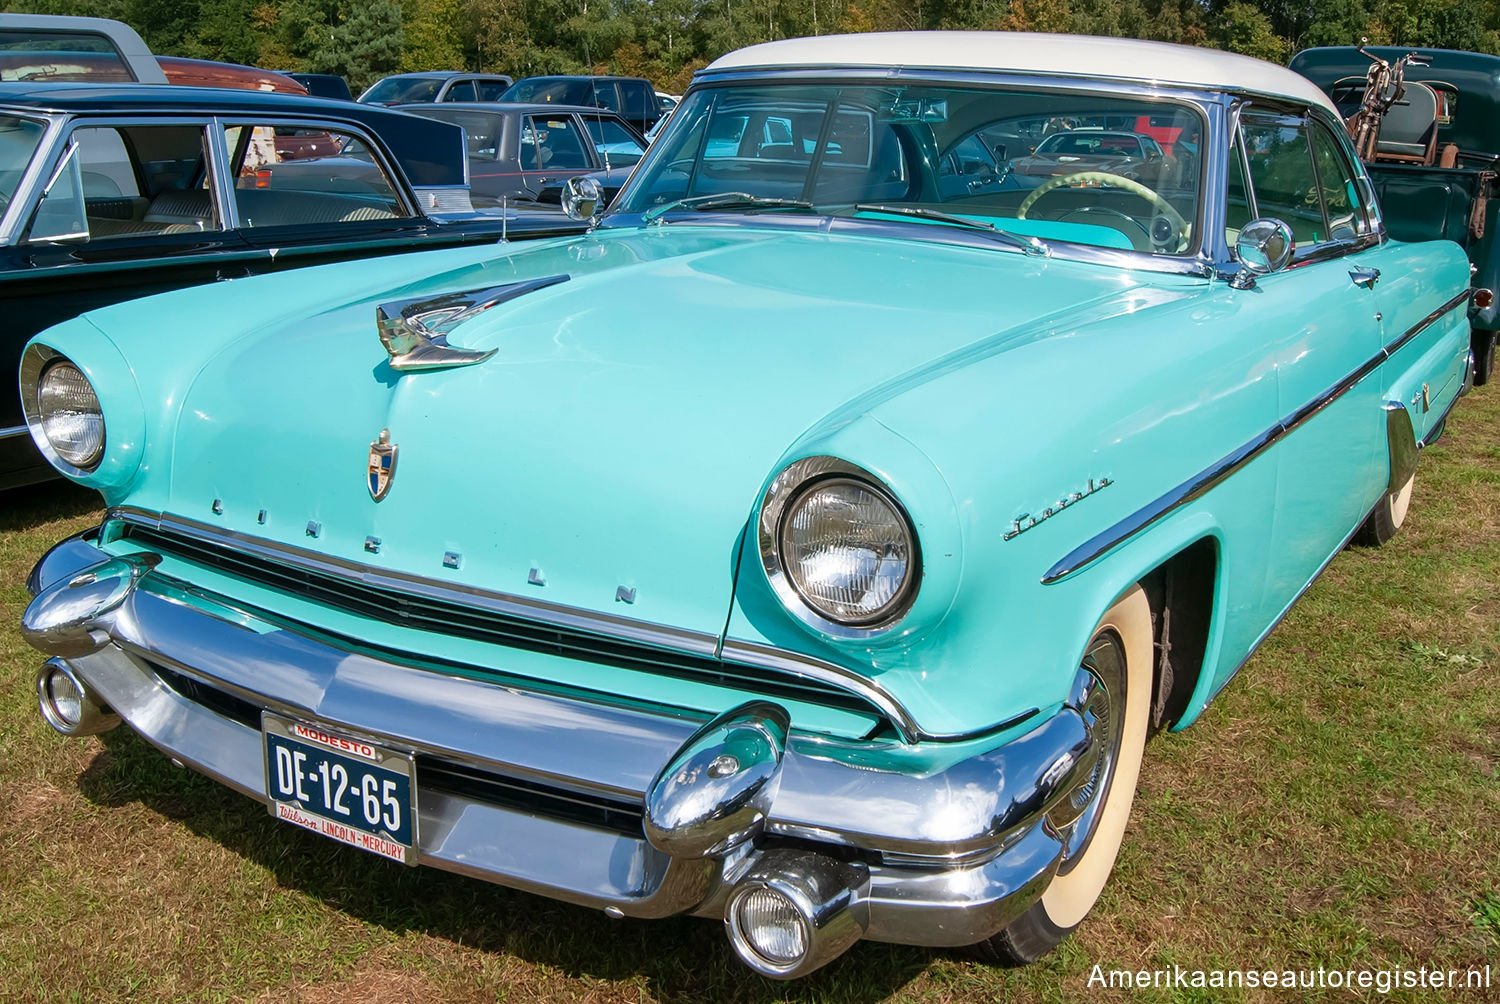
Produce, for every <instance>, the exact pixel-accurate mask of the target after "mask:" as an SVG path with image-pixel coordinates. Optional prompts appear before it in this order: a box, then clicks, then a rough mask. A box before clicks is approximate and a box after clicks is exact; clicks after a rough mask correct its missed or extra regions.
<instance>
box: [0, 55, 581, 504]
mask: <svg viewBox="0 0 1500 1004" xmlns="http://www.w3.org/2000/svg"><path fill="white" fill-rule="evenodd" d="M314 159H316V160H318V161H319V162H320V163H323V164H329V165H332V166H333V167H332V169H330V170H306V171H298V172H289V173H295V175H296V181H295V183H294V184H292V183H289V182H288V180H287V179H286V178H278V179H277V183H276V184H275V185H272V184H271V178H272V176H273V174H274V173H275V170H276V168H277V166H278V165H280V164H283V163H287V162H304V163H306V162H309V161H311V160H314ZM340 159H348V160H351V161H358V162H359V164H360V165H362V166H361V170H360V171H359V172H358V174H359V184H358V185H350V184H349V183H348V178H347V176H346V175H345V174H344V173H342V172H340V171H338V170H337V169H336V168H337V165H338V161H339V160H340ZM465 168H466V155H465V146H464V137H463V132H462V131H461V130H460V129H458V128H456V127H454V126H453V125H451V124H449V123H445V122H437V121H434V120H432V119H428V118H421V117H418V116H416V115H411V114H407V113H405V112H400V111H394V110H391V109H386V108H380V107H374V106H370V105H359V104H355V103H353V102H341V101H327V100H320V99H315V98H307V97H298V96H291V95H285V94H270V93H259V92H254V91H243V90H234V91H232V90H223V89H218V88H203V87H171V86H161V85H156V86H147V85H135V84H129V85H127V84H119V85H94V84H50V85H29V84H3V85H0V297H3V300H4V303H5V305H6V310H5V314H6V321H7V324H6V326H5V331H4V334H3V335H0V372H3V373H5V374H8V375H9V376H7V377H6V378H5V379H6V380H11V379H14V376H13V374H14V373H15V372H16V365H17V360H18V359H19V356H20V351H21V347H22V346H23V345H24V344H25V343H26V340H27V339H28V338H29V337H31V336H32V335H34V334H36V333H37V332H38V331H40V330H42V329H43V328H45V327H47V326H48V325H51V324H54V323H56V322H58V321H61V320H64V319H66V318H68V317H72V316H74V315H76V314H79V313H81V312H83V311H86V310H91V309H93V308H95V307H100V306H103V305H106V304H110V303H115V302H118V301H120V300H126V299H131V298H134V297H137V296H144V295H147V294H150V293H158V292H162V291H164V290H168V289H176V288H179V287H182V286H188V285H193V284H196V283H202V282H209V281H212V280H214V279H233V278H237V277H240V276H245V275H252V274H255V273H260V272H268V271H276V270H280V269H286V268H293V267H296V266H301V265H314V264H321V263H324V262H331V261H339V260H343V259H347V258H357V257H366V256H371V255H383V254H391V253H395V252H399V251H408V250H416V249H430V248H439V247H448V246H454V245H459V244H466V243H473V242H493V241H496V240H498V239H500V238H501V236H502V233H504V234H506V235H507V236H515V237H521V236H541V235H549V234H559V233H568V232H574V231H577V230H579V229H581V224H577V223H574V222H572V221H571V220H569V219H567V217H565V216H563V215H562V214H561V213H555V212H554V213H548V214H540V213H532V214H508V215H509V216H510V218H509V219H502V218H501V217H500V216H498V215H496V214H493V213H491V214H484V215H480V214H478V213H475V212H474V209H473V206H472V205H471V203H470V198H469V188H468V179H467V175H466V170H465ZM165 335H166V332H165V331H164V336H165ZM11 386H12V387H14V385H13V384H12V385H11ZM50 476H51V468H50V467H48V466H47V465H46V464H45V463H44V462H43V461H42V458H41V456H40V455H39V454H38V453H37V452H36V449H35V447H34V446H32V443H31V439H30V437H29V436H28V435H27V432H26V429H25V427H24V424H23V423H22V421H21V413H20V407H19V404H18V402H17V395H16V393H15V392H14V391H13V390H12V391H6V390H4V388H3V386H0V488H6V487H11V486H14V485H19V484H25V483H27V482H28V481H32V480H38V479H41V478H45V477H50Z"/></svg>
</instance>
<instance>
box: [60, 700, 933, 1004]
mask: <svg viewBox="0 0 1500 1004" xmlns="http://www.w3.org/2000/svg"><path fill="white" fill-rule="evenodd" d="M99 738H100V739H101V740H102V741H103V743H104V746H105V749H104V751H103V752H101V753H100V754H99V755H98V756H96V757H95V758H94V760H93V762H92V763H91V764H90V766H89V767H88V768H87V769H85V770H84V771H83V773H82V774H80V775H79V778H78V787H79V790H80V792H81V793H82V794H83V795H84V797H85V798H87V799H88V800H89V801H91V802H93V803H95V804H97V805H101V806H106V807H108V806H120V805H126V804H130V803H132V802H139V803H141V804H142V805H145V806H146V807H148V808H150V809H152V810H153V811H155V812H158V813H160V814H161V815H163V816H166V817H168V818H170V819H173V820H175V821H177V822H178V823H180V824H181V825H183V826H185V827H186V828H187V829H188V830H190V831H192V832H193V833H194V834H196V835H197V836H199V837H202V838H204V839H207V840H212V841H214V842H216V843H218V844H220V845H222V846H223V847H225V848H227V849H228V850H230V851H232V852H233V853H235V854H238V855H240V856H241V857H243V858H245V859H247V860H250V861H253V862H255V863H256V864H258V865H260V866H261V867H263V868H265V869H266V870H267V871H268V872H270V873H271V874H272V875H273V876H274V877H275V880H276V882H277V883H278V884H279V885H281V886H282V887H284V888H287V889H292V890H296V891H298V892H300V893H302V894H304V895H305V896H307V897H309V898H310V899H312V900H315V901H317V902H320V903H323V904H326V905H327V906H328V907H330V908H332V909H334V910H338V911H341V912H342V913H344V914H347V915H349V916H352V917H356V918H358V919H360V920H361V921H364V922H367V923H371V924H375V925H378V926H380V927H382V928H384V929H385V930H387V931H389V932H391V933H392V934H396V935H400V934H404V933H407V932H419V933H421V934H424V935H427V936H429V937H435V938H440V939H445V940H447V941H449V942H452V943H453V944H454V945H455V946H462V948H463V949H465V950H478V951H481V952H485V953H491V954H504V955H510V956H514V957H517V958H520V959H523V960H525V961H526V962H528V963H531V964H534V965H540V966H545V967H548V968H550V969H551V970H553V971H554V972H561V973H563V974H566V975H567V976H569V977H574V978H583V979H587V980H610V981H619V982H624V983H629V984H634V983H639V982H642V981H644V982H645V983H646V984H647V985H648V986H649V992H650V994H651V997H652V998H653V999H655V1000H658V1001H664V1002H689V1001H694V1002H696V1001H705V1000H712V1001H736V1002H738V1001H744V1002H748V1004H758V1002H763V1001H765V1002H769V1001H793V1000H817V1001H847V1002H851V1004H865V1002H872V1001H878V1000H884V999H885V998H888V997H890V996H891V994H892V993H894V992H895V991H896V990H897V989H899V988H900V987H902V986H904V985H905V984H907V983H909V982H911V981H912V980H913V979H915V978H916V977H917V976H918V975H919V974H921V973H922V972H923V971H924V970H925V969H926V968H927V967H928V965H929V964H930V963H931V962H932V961H933V958H934V953H933V952H932V951H931V950H927V949H921V948H912V947H907V946H899V945H884V944H876V943H873V942H861V943H859V944H856V945H855V946H854V947H853V948H852V949H851V950H850V951H849V952H847V953H846V954H845V955H843V956H842V957H840V958H839V959H837V960H836V961H834V962H833V963H831V964H830V965H828V966H826V967H824V968H823V969H821V970H819V971H818V972H816V973H814V974H812V975H811V976H808V977H806V978H804V979H801V980H798V981H796V982H793V983H781V982H776V981H772V980H767V979H765V978H763V977H760V976H758V975H756V974H754V973H752V972H751V971H750V970H749V969H747V968H745V966H744V965H743V964H742V963H740V961H739V960H738V958H737V957H736V956H735V954H734V951H733V950H732V949H731V948H730V946H729V943H728V941H727V939H726V938H725V937H724V932H723V925H722V924H721V923H719V922H716V921H713V920H707V919H703V918H693V917H673V918H668V919H665V920H652V921H636V920H620V921H616V920H610V919H608V918H606V917H605V916H604V915H603V914H602V913H601V912H599V911H595V910H590V909H586V908H584V907H579V906H573V905H571V904H567V903H560V902H557V901H554V900H550V899H546V898H543V897H540V896H533V895H529V894H526V893H522V892H517V891H514V890H510V889H506V888H503V887H501V886H497V885H493V884H491V883H488V882H483V881H480V880H477V879H471V878H465V877H462V876H458V875H452V874H448V873H446V872H442V871H439V870H437V869H433V868H407V867H404V866H402V865H398V864H395V863H393V862H389V861H385V860H382V859H380V858H377V857H375V856H374V855H371V854H366V853H363V852H361V851H358V850H356V849H354V848H350V847H345V846H343V845H342V844H339V843H336V842H334V841H332V840H329V839H326V838H324V837H320V836H317V835H315V834H312V833H307V832H305V831H302V830H299V829H297V828H295V827H293V826H291V825H289V824H285V823H279V822H276V821H275V820H274V819H272V818H271V816H270V814H269V813H268V812H267V811H266V809H265V808H264V807H263V806H261V805H259V804H258V803H256V802H253V801H251V800H249V799H246V798H245V797H243V796H241V795H239V794H237V793H235V792H233V791H230V790H229V789H227V788H224V787H223V786H221V785H219V784H217V783H215V782H213V781H211V780H209V779H208V778H206V777H203V776H202V775H200V774H198V773H196V772H194V771H191V770H180V769H177V768H174V767H172V766H171V764H170V762H169V761H168V760H167V759H166V757H165V756H163V755H162V754H161V753H160V752H159V751H158V750H156V749H155V748H153V747H152V746H151V745H150V744H148V743H147V742H145V741H144V740H143V739H141V738H140V737H139V736H137V735H136V734H135V733H133V732H131V731H130V729H129V728H128V727H126V728H120V729H116V730H114V731H111V732H108V733H106V734H104V735H102V736H100V737H99ZM122 839H123V837H122ZM298 923H299V924H306V923H308V917H307V915H305V914H300V915H299V920H298Z"/></svg>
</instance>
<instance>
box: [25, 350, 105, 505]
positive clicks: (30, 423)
mask: <svg viewBox="0 0 1500 1004" xmlns="http://www.w3.org/2000/svg"><path fill="white" fill-rule="evenodd" d="M60 365H67V366H71V367H72V368H73V369H75V370H77V371H78V374H79V375H80V376H81V377H83V379H84V382H85V383H87V384H88V387H89V390H90V391H91V392H92V393H93V395H94V401H95V403H96V404H98V405H99V420H100V422H101V423H102V424H103V426H104V430H103V433H102V435H101V436H100V437H99V447H98V449H96V450H95V451H94V452H93V454H91V455H90V457H89V458H88V461H87V463H85V464H74V463H72V462H71V461H69V460H67V459H65V458H64V457H63V456H62V455H61V454H60V453H58V452H57V449H56V448H55V447H54V446H53V445H52V441H51V439H49V438H48V436H47V433H46V430H45V428H44V427H43V422H42V404H41V385H42V378H43V377H44V376H45V375H46V373H47V372H48V371H49V370H51V369H52V368H53V367H55V366H60ZM20 384H21V413H22V415H23V416H24V417H25V419H26V427H27V429H28V430H29V431H30V432H31V439H32V442H34V443H36V447H37V449H38V450H40V451H41V453H42V456H44V457H46V458H47V462H48V463H50V464H51V465H52V466H53V467H55V468H57V469H58V470H59V471H61V472H62V473H63V474H65V475H67V476H69V477H73V478H87V477H88V476H89V475H91V474H93V473H94V472H95V471H97V470H98V469H99V465H100V464H101V463H103V462H104V455H105V453H106V451H107V449H108V447H109V423H108V422H107V421H105V419H104V407H103V404H102V402H100V400H99V391H98V390H97V389H96V388H95V387H94V384H93V381H91V380H89V377H88V374H87V373H86V372H85V371H84V369H83V367H82V366H79V365H78V364H77V363H75V362H74V361H73V360H71V359H69V358H68V357H67V356H65V355H63V354H62V353H61V352H58V351H56V350H54V349H51V348H48V347H47V346H45V345H38V344H33V345H29V346H27V348H26V351H25V352H23V353H22V355H21V372H20Z"/></svg>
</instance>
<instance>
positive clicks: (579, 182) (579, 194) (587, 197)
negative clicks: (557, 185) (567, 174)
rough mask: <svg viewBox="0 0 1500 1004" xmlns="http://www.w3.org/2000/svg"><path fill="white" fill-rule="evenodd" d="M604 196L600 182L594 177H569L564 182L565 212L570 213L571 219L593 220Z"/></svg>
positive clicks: (563, 199)
mask: <svg viewBox="0 0 1500 1004" xmlns="http://www.w3.org/2000/svg"><path fill="white" fill-rule="evenodd" d="M603 197H604V196H603V193H602V192H601V191H600V189H599V182H597V181H595V180H594V179H593V178H584V177H577V178H569V179H568V180H567V182H566V183H564V184H563V190H562V208H563V212H564V213H567V214H568V219H570V220H578V221H579V222H582V221H584V220H592V219H593V218H594V214H595V213H596V212H598V211H599V203H600V201H601V200H602V199H603Z"/></svg>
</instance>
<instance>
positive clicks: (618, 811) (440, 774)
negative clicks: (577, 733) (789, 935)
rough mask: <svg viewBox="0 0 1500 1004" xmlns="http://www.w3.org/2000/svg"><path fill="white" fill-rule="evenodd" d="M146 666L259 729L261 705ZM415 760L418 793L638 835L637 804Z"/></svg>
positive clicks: (188, 694)
mask: <svg viewBox="0 0 1500 1004" xmlns="http://www.w3.org/2000/svg"><path fill="white" fill-rule="evenodd" d="M147 665H149V666H150V667H151V669H152V670H153V671H154V672H155V673H156V675H157V677H159V678H160V679H161V681H162V682H163V683H165V684H166V685H167V686H168V687H171V688H172V689H173V690H175V691H176V692H177V693H179V694H181V695H182V696H183V697H185V698H187V699H188V700H190V701H192V702H193V703H194V704H198V705H201V706H203V707H205V708H207V709H208V710H210V711H212V712H214V713H215V714H217V715H221V716H223V717H225V718H228V719H230V720H231V721H235V722H238V723H239V724H241V725H244V726H246V727H247V728H251V729H254V730H256V731H257V732H259V731H260V728H261V723H260V715H261V711H262V708H261V707H260V706H259V705H257V704H255V703H254V702H252V701H247V700H245V699H244V698H242V697H238V696H236V695H234V694H231V693H229V692H227V691H224V690H220V689H219V688H218V687H214V686H211V685H210V684H207V683H204V682H203V681H201V680H197V679H194V678H193V677H190V676H187V675H185V674H183V673H179V672H177V671H176V670H173V669H169V668H167V667H166V666H163V665H161V664H160V663H156V662H148V663H147ZM416 764H417V791H418V793H419V795H418V797H420V793H421V792H423V791H436V792H442V793H444V794H447V795H457V796H460V797H462V798H468V799H471V800H473V801H476V802H485V803H488V804H490V805H498V806H501V807H504V808H508V809H520V810H522V811H524V812H530V813H535V814H536V815H539V816H544V817H547V818H549V819H561V820H565V821H567V822H571V823H579V824H582V825H584V826H591V827H593V828H594V829H599V830H608V831H610V832H613V833H620V834H623V835H625V836H629V837H636V838H639V837H641V836H642V832H643V831H642V829H641V819H642V816H643V815H644V813H643V809H642V807H641V805H640V804H639V803H634V802H625V801H620V800H617V799H611V798H605V797H603V796H601V795H593V794H586V793H582V792H577V791H570V790H568V789H565V788H558V787H553V786H551V785H545V784H539V783H537V782H535V781H528V780H525V779H523V778H518V777H511V776H508V775H506V774H502V773H499V772H496V771H490V770H483V769H480V768H478V767H471V766H468V765H467V764H461V763H456V762H454V761H452V760H445V759H443V758H442V757H439V756H433V755H429V754H418V755H417V758H416Z"/></svg>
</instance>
